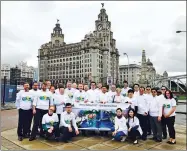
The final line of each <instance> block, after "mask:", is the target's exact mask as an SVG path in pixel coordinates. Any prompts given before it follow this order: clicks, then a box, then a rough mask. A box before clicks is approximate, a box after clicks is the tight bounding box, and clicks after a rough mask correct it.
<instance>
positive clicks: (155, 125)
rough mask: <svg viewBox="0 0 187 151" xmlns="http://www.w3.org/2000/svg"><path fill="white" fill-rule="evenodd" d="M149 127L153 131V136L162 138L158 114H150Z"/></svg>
mask: <svg viewBox="0 0 187 151" xmlns="http://www.w3.org/2000/svg"><path fill="white" fill-rule="evenodd" d="M150 123H151V129H152V131H153V138H155V139H158V140H162V124H161V121H158V116H156V117H153V116H150Z"/></svg>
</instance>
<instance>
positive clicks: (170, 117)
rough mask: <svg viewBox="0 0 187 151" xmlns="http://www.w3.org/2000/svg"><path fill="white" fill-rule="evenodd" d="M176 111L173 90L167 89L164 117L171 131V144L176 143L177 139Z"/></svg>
mask: <svg viewBox="0 0 187 151" xmlns="http://www.w3.org/2000/svg"><path fill="white" fill-rule="evenodd" d="M175 111H176V100H175V99H174V98H173V94H172V92H171V91H169V90H166V92H165V100H164V102H163V117H164V120H165V122H166V125H167V127H168V131H169V137H170V139H169V141H168V142H167V143H169V144H176V140H175V127H174V124H175V115H176V113H175Z"/></svg>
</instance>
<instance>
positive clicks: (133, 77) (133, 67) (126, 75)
mask: <svg viewBox="0 0 187 151" xmlns="http://www.w3.org/2000/svg"><path fill="white" fill-rule="evenodd" d="M119 72H120V76H119V84H120V85H123V82H124V80H126V81H129V85H133V84H135V83H138V81H139V78H140V72H141V66H140V65H137V64H129V72H128V65H120V66H119Z"/></svg>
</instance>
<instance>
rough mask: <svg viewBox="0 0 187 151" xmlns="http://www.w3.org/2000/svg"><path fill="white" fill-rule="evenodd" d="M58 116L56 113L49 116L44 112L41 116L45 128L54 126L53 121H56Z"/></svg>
mask: <svg viewBox="0 0 187 151" xmlns="http://www.w3.org/2000/svg"><path fill="white" fill-rule="evenodd" d="M58 121H59V120H58V116H57V114H56V113H53V115H51V116H49V114H48V113H46V114H45V115H44V116H43V118H42V124H46V127H47V128H50V127H51V126H54V125H53V123H55V122H58Z"/></svg>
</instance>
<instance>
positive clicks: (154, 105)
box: [149, 96, 163, 117]
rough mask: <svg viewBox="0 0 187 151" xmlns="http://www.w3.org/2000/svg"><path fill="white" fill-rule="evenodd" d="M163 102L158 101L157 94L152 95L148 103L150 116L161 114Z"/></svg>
mask: <svg viewBox="0 0 187 151" xmlns="http://www.w3.org/2000/svg"><path fill="white" fill-rule="evenodd" d="M162 106H163V104H162V103H161V102H160V101H159V98H158V96H155V97H152V98H151V100H150V103H149V114H150V116H152V117H157V116H160V117H161V116H162Z"/></svg>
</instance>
